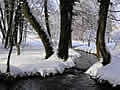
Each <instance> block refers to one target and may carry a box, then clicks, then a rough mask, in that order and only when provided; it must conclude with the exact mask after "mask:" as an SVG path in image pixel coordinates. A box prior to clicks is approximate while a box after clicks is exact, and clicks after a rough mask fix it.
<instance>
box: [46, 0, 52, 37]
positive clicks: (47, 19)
mask: <svg viewBox="0 0 120 90" xmlns="http://www.w3.org/2000/svg"><path fill="white" fill-rule="evenodd" d="M47 5H48V0H44V13H45V23H46V27H47V32H48V34H49V36H50V37H51V33H50V26H49V15H48V7H47Z"/></svg>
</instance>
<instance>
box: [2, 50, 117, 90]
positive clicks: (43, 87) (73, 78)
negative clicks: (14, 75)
mask: <svg viewBox="0 0 120 90" xmlns="http://www.w3.org/2000/svg"><path fill="white" fill-rule="evenodd" d="M80 53H81V54H82V55H81V57H80V59H78V61H76V67H77V68H72V69H69V70H66V71H65V72H64V74H62V75H55V76H51V77H47V78H42V79H41V78H40V77H34V78H27V79H21V80H18V81H14V82H9V83H7V82H3V81H2V82H0V90H113V89H112V88H111V87H108V86H107V87H103V86H102V87H101V86H100V85H99V84H97V83H96V82H95V81H94V80H93V79H91V78H90V77H89V76H88V75H86V74H84V72H83V70H85V69H87V68H88V67H89V66H90V65H91V64H93V63H94V62H95V57H94V56H91V55H88V54H86V53H82V52H80ZM89 59H90V60H89ZM83 64H84V65H83ZM118 90H119V89H118Z"/></svg>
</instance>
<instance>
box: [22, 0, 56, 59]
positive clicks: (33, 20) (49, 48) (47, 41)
mask: <svg viewBox="0 0 120 90" xmlns="http://www.w3.org/2000/svg"><path fill="white" fill-rule="evenodd" d="M20 2H21V8H22V13H23V14H24V16H25V17H26V18H27V19H28V21H29V22H30V24H31V25H32V26H33V28H34V29H35V31H36V32H37V34H38V35H39V37H40V38H41V40H42V42H43V45H44V47H45V52H46V57H45V58H46V59H47V58H49V57H50V56H51V55H52V54H53V53H54V51H53V47H52V45H51V44H52V42H51V40H50V37H49V36H48V34H47V33H46V32H45V30H44V28H43V27H42V26H41V25H40V24H39V22H38V21H37V20H36V18H35V17H34V15H32V13H31V11H30V8H29V5H28V2H27V0H20Z"/></svg>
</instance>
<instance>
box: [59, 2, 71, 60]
mask: <svg viewBox="0 0 120 90" xmlns="http://www.w3.org/2000/svg"><path fill="white" fill-rule="evenodd" d="M72 6H73V0H60V12H61V28H60V29H61V31H60V41H59V47H58V57H59V58H62V59H64V60H67V58H68V48H69V43H70V37H71V19H72V18H71V8H72Z"/></svg>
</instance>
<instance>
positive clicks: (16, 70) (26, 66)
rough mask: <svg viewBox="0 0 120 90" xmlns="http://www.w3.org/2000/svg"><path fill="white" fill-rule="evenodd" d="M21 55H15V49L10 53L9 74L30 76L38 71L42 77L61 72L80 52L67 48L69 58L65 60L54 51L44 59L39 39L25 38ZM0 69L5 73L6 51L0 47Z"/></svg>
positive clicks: (71, 63) (70, 65)
mask: <svg viewBox="0 0 120 90" xmlns="http://www.w3.org/2000/svg"><path fill="white" fill-rule="evenodd" d="M21 50H22V51H21V55H20V56H17V55H16V53H15V50H13V54H12V55H11V62H10V75H12V76H13V77H17V76H21V77H23V76H30V75H35V74H37V73H39V74H40V75H41V76H42V77H45V76H49V75H50V74H52V75H55V74H58V73H59V74H62V73H63V72H64V70H65V69H66V68H71V67H74V66H75V63H74V60H76V59H77V58H78V57H79V56H80V54H79V53H77V52H76V51H74V50H73V49H69V58H68V59H67V61H64V60H63V59H60V58H58V57H57V50H56V52H55V53H54V54H53V55H52V56H51V57H50V58H49V59H44V57H45V52H44V49H43V47H42V44H41V41H40V40H37V39H36V40H35V39H34V40H31V39H28V38H27V44H26V45H25V46H24V48H23V49H21ZM0 51H4V53H2V52H1V54H0V71H1V72H2V73H6V69H7V66H6V63H7V54H8V51H5V50H4V49H0Z"/></svg>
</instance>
